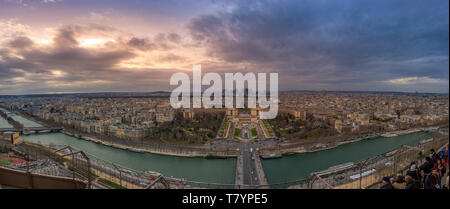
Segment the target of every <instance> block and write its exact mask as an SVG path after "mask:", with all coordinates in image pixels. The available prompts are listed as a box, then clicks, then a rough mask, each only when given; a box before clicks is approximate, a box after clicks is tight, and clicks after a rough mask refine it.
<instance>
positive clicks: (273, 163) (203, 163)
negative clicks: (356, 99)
mask: <svg viewBox="0 0 450 209" xmlns="http://www.w3.org/2000/svg"><path fill="white" fill-rule="evenodd" d="M17 117H20V118H21V119H20V121H21V122H23V121H24V120H25V121H26V120H27V119H25V118H22V117H21V116H17ZM28 121H29V120H28ZM31 122H32V121H31ZM33 123H34V122H33ZM27 124H30V123H27ZM426 137H431V134H430V133H426V132H419V133H412V134H407V135H402V136H396V137H391V138H384V137H380V138H376V139H368V140H361V141H358V142H354V143H350V144H345V145H341V146H339V147H337V148H334V149H330V150H325V151H319V152H313V153H302V154H295V155H290V156H284V157H282V158H278V159H270V160H262V165H263V168H264V171H265V174H266V177H267V180H268V183H270V184H272V183H278V182H284V181H291V180H297V179H301V178H304V177H307V176H308V175H309V174H310V173H311V172H315V171H320V170H325V169H327V168H329V167H331V166H335V165H338V164H342V163H347V162H357V161H360V160H362V159H365V158H368V157H371V156H374V155H377V154H381V153H384V152H388V151H391V150H393V149H395V148H397V147H399V146H401V145H402V144H408V145H415V144H417V143H418V142H419V141H420V140H422V139H424V138H426ZM21 139H22V140H24V141H29V142H34V143H40V144H43V145H49V144H51V143H52V144H55V145H70V146H72V147H74V148H76V149H80V150H83V151H85V152H86V153H88V154H90V155H94V156H96V157H98V158H100V159H103V160H107V161H109V162H112V163H116V164H118V165H121V166H123V167H127V168H131V169H134V170H141V171H146V170H151V171H156V172H160V173H162V174H163V175H165V176H173V177H176V178H187V179H188V180H191V181H202V182H209V183H224V184H233V183H234V178H235V169H236V168H235V166H236V159H235V158H229V159H214V160H208V159H205V158H199V157H176V156H168V155H159V154H150V153H136V152H132V151H128V150H122V149H118V148H113V147H109V146H105V145H102V144H97V143H94V142H90V141H85V140H82V139H78V138H76V137H72V136H68V135H65V134H63V133H45V134H32V135H28V136H21Z"/></svg>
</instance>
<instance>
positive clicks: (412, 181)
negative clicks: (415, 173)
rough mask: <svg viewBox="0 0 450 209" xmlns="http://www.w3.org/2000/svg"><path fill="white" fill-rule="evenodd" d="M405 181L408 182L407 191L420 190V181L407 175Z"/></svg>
mask: <svg viewBox="0 0 450 209" xmlns="http://www.w3.org/2000/svg"><path fill="white" fill-rule="evenodd" d="M405 181H406V189H419V188H420V187H419V186H418V185H420V183H419V184H418V181H417V180H415V179H414V178H413V177H411V176H409V175H407V176H406V177H405Z"/></svg>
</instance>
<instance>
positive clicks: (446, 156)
mask: <svg viewBox="0 0 450 209" xmlns="http://www.w3.org/2000/svg"><path fill="white" fill-rule="evenodd" d="M441 160H442V163H443V164H445V165H446V166H447V168H448V161H449V154H448V145H447V146H446V147H444V148H442V155H441Z"/></svg>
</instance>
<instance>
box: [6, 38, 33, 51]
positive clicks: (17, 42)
mask: <svg viewBox="0 0 450 209" xmlns="http://www.w3.org/2000/svg"><path fill="white" fill-rule="evenodd" d="M32 45H33V41H32V40H31V39H29V38H28V37H24V36H20V37H16V38H14V39H13V40H12V41H10V42H9V43H8V46H10V47H12V48H18V49H23V48H28V47H30V46H32Z"/></svg>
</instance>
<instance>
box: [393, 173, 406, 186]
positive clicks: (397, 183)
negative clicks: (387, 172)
mask: <svg viewBox="0 0 450 209" xmlns="http://www.w3.org/2000/svg"><path fill="white" fill-rule="evenodd" d="M392 186H393V187H394V188H395V189H405V188H406V181H405V177H404V176H403V175H402V174H399V175H398V176H397V179H395V182H394V183H392Z"/></svg>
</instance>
